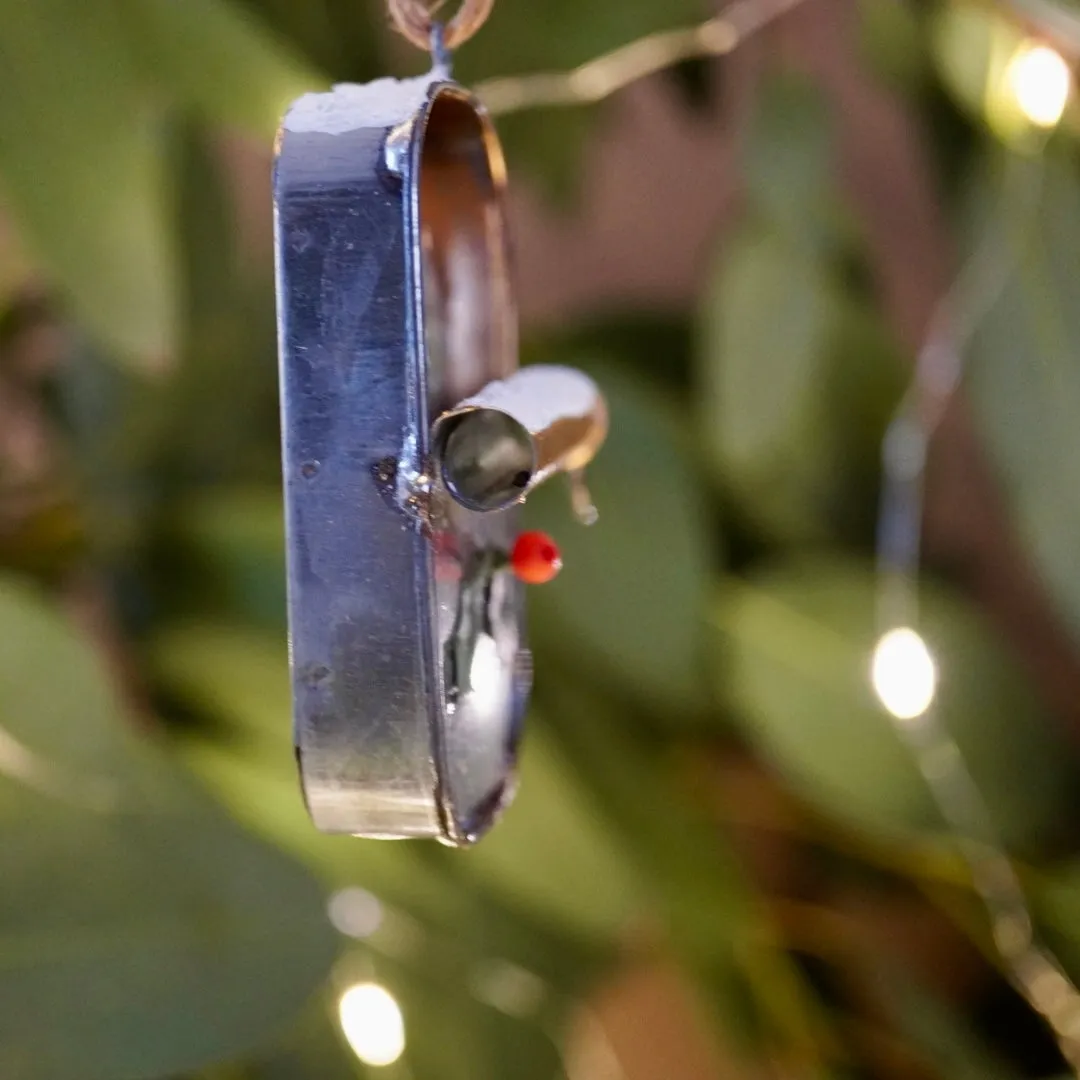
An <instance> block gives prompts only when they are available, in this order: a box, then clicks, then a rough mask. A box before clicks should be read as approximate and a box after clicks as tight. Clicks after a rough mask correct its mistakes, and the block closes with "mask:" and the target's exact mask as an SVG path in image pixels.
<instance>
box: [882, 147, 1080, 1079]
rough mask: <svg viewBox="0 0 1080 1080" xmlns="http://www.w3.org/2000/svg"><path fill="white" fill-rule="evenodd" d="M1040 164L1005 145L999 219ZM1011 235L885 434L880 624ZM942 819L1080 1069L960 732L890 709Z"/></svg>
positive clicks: (1027, 208) (903, 617)
mask: <svg viewBox="0 0 1080 1080" xmlns="http://www.w3.org/2000/svg"><path fill="white" fill-rule="evenodd" d="M1042 181H1043V169H1042V165H1041V157H1036V163H1035V164H1033V163H1032V162H1031V161H1030V160H1028V159H1025V158H1022V157H1020V156H1019V155H1017V154H1012V155H1010V158H1009V160H1008V162H1007V164H1006V173H1005V177H1004V181H1003V184H1002V188H1001V194H1000V196H999V206H998V207H997V213H996V214H995V215H994V217H995V218H998V219H1000V220H1001V221H1002V222H1004V221H1006V220H1007V216H1008V213H1009V212H1014V213H1015V214H1016V215H1017V219H1016V220H1017V229H1016V231H1017V233H1018V234H1019V235H1020V236H1021V237H1023V236H1026V235H1028V234H1030V233H1031V232H1032V231H1033V227H1034V225H1035V224H1036V215H1037V213H1038V209H1039V202H1040V196H1041V192H1042ZM1017 256H1018V253H1017V251H1016V249H1015V246H1014V244H1013V243H1010V238H1009V236H1007V235H1005V233H1004V226H1003V227H1002V229H1001V230H998V229H995V228H994V227H993V226H991V227H990V228H989V229H988V230H987V231H986V233H985V235H984V236H983V238H982V241H981V242H980V244H979V245H978V247H977V248H976V250H975V251H974V252H973V254H972V255H971V257H970V258H969V260H968V262H967V263H966V265H965V266H964V267H963V268H962V269H961V271H960V273H959V275H958V276H957V279H956V281H955V283H954V284H953V286H952V288H951V289H950V290H949V291H948V293H947V294H946V296H945V297H944V299H943V300H942V301H941V303H940V304H939V305H938V308H937V310H936V312H935V313H934V316H933V318H932V319H931V322H930V328H929V330H928V332H927V335H926V339H925V342H924V345H923V347H922V349H921V350H920V352H919V355H918V358H917V360H916V364H915V372H914V376H913V379H912V384H911V386H910V388H909V389H908V392H907V393H906V394H905V396H904V398H903V400H902V402H901V404H900V406H899V408H898V410H897V412H896V415H895V416H894V418H893V420H892V422H891V424H890V425H889V428H888V430H887V432H886V434H885V439H884V441H883V445H882V468H883V483H882V495H881V509H880V516H879V520H878V595H877V618H878V627H879V631H880V632H881V633H883V634H884V633H885V632H887V631H889V630H892V629H894V628H896V627H901V626H904V627H914V626H916V625H917V622H918V592H917V590H918V578H919V558H920V549H921V541H920V536H921V530H922V518H923V505H924V497H925V481H926V457H927V449H928V446H929V442H930V439H931V438H932V436H933V434H934V432H935V431H936V430H937V428H938V426H939V424H940V423H941V419H942V417H943V415H944V413H945V409H946V407H947V406H948V404H949V402H950V400H951V399H952V396H953V394H954V393H955V392H956V389H957V387H958V385H959V383H960V379H961V376H962V374H963V355H964V352H965V350H966V348H967V346H968V344H969V343H970V340H971V337H972V335H973V334H974V333H975V331H976V329H977V328H978V326H979V324H980V322H981V321H982V320H983V319H984V318H985V316H986V314H987V312H988V311H989V310H990V308H991V307H992V306H993V304H994V303H995V302H996V301H997V299H998V298H999V297H1000V295H1001V292H1002V290H1003V289H1004V287H1005V285H1006V284H1007V283H1008V281H1009V278H1010V276H1011V275H1012V273H1013V272H1014V271H1015V269H1016V264H1017V261H1018V258H1017ZM894 723H895V726H896V729H897V731H898V732H899V734H900V736H901V737H902V738H903V739H904V741H905V742H906V743H907V744H908V746H909V747H910V748H911V751H912V753H913V755H914V757H915V760H916V763H917V764H918V767H919V770H920V772H921V773H922V775H923V777H924V778H925V780H926V783H927V785H928V787H929V788H930V791H931V793H932V794H933V796H934V799H935V801H936V802H937V805H938V808H939V810H940V811H941V814H942V816H943V818H944V819H945V821H946V823H947V824H948V825H949V827H950V829H951V830H952V832H953V833H954V834H955V839H956V843H957V847H958V848H959V850H960V853H961V854H962V855H963V857H964V859H965V861H966V862H967V865H968V868H969V870H970V872H971V879H972V884H973V885H974V888H975V890H976V892H977V893H978V895H979V897H980V899H981V900H982V902H983V905H984V906H985V908H986V911H987V915H988V916H989V919H990V927H991V933H992V936H993V941H994V945H995V947H996V948H997V951H998V952H999V954H1000V955H1001V958H1002V960H1003V961H1004V963H1005V965H1006V967H1007V969H1008V971H1009V973H1010V975H1011V976H1012V979H1013V981H1014V982H1015V984H1016V986H1017V988H1018V989H1019V991H1020V992H1021V993H1022V994H1023V995H1024V997H1025V998H1026V999H1027V1001H1028V1002H1029V1003H1030V1005H1031V1006H1032V1008H1034V1009H1035V1010H1036V1011H1037V1012H1038V1013H1040V1014H1041V1015H1042V1016H1043V1017H1044V1018H1045V1019H1046V1021H1047V1023H1048V1024H1049V1025H1050V1027H1051V1029H1052V1030H1053V1031H1054V1033H1055V1035H1056V1036H1057V1041H1058V1045H1059V1047H1060V1049H1061V1052H1062V1055H1063V1056H1064V1057H1065V1059H1066V1061H1067V1062H1068V1063H1069V1065H1070V1067H1071V1068H1072V1070H1073V1073H1074V1075H1077V1076H1080V991H1078V990H1077V988H1076V987H1075V985H1074V984H1073V983H1072V982H1071V980H1070V979H1069V977H1068V976H1067V975H1066V974H1065V971H1064V970H1063V969H1062V967H1061V965H1060V964H1059V963H1058V961H1057V959H1056V958H1055V957H1054V955H1053V954H1052V953H1051V952H1050V951H1049V950H1048V949H1047V948H1046V946H1045V945H1044V944H1043V943H1042V942H1041V941H1040V940H1039V938H1038V937H1037V935H1036V933H1035V927H1034V920H1033V918H1032V914H1031V909H1030V907H1029V905H1028V902H1027V899H1026V897H1025V895H1024V890H1023V886H1022V885H1021V883H1020V880H1019V878H1018V877H1017V874H1016V871H1015V869H1014V868H1013V864H1012V861H1011V860H1010V858H1009V856H1008V853H1007V852H1006V851H1005V847H1004V845H1003V844H1002V842H1001V840H1000V838H999V837H998V835H997V830H996V829H995V827H994V824H993V817H992V815H991V813H990V810H989V808H988V806H987V805H986V802H985V800H984V799H983V796H982V793H981V792H980V790H979V787H978V785H977V784H976V783H975V780H974V778H973V777H972V775H971V773H970V771H969V770H968V768H967V766H966V764H965V763H964V759H963V755H962V754H961V752H960V749H959V747H958V746H957V744H956V741H955V740H954V739H953V737H952V735H951V734H950V733H949V731H948V729H947V728H946V727H945V725H944V724H943V723H942V722H941V720H940V718H939V717H938V716H937V715H936V713H935V711H934V708H933V706H932V705H931V707H930V708H929V709H928V710H927V711H926V712H925V713H923V714H922V715H921V716H920V717H918V718H916V719H913V720H899V719H894Z"/></svg>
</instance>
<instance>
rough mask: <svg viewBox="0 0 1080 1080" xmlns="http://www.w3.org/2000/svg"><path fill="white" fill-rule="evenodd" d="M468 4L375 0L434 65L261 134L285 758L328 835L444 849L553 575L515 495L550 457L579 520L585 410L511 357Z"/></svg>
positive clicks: (517, 690) (457, 832)
mask: <svg viewBox="0 0 1080 1080" xmlns="http://www.w3.org/2000/svg"><path fill="white" fill-rule="evenodd" d="M489 6H490V0H466V3H465V4H464V5H463V7H462V9H461V11H460V12H459V14H458V16H457V17H456V18H455V19H453V20H451V21H450V22H449V23H447V25H446V26H445V28H443V27H440V26H439V25H438V24H434V23H432V22H431V20H430V17H429V16H428V15H427V13H426V11H425V9H423V8H422V7H419V6H417V4H416V3H415V0H394V2H393V3H392V4H391V13H392V15H393V16H394V18H395V21H396V22H397V24H398V26H399V29H401V30H402V32H403V33H405V35H406V36H407V37H409V38H410V40H413V41H414V42H417V43H419V44H423V45H424V46H425V47H430V49H431V52H432V55H433V59H434V66H433V68H432V71H431V72H430V73H429V74H428V75H425V76H422V77H420V78H415V79H405V80H400V81H399V80H394V79H380V80H378V81H376V82H373V83H371V84H369V85H366V86H352V85H343V86H338V87H336V88H335V89H334V90H333V91H331V92H330V93H325V94H307V95H305V96H303V97H301V98H300V99H299V100H297V101H296V102H295V103H294V104H293V106H292V107H291V109H290V110H289V112H288V113H287V115H286V116H285V119H284V121H283V123H282V127H281V131H280V134H279V137H278V141H277V157H276V165H275V174H274V208H275V220H276V248H277V294H278V328H279V346H280V378H281V416H282V440H283V466H284V488H285V514H286V536H287V546H288V595H289V600H288V605H289V632H290V662H291V668H292V686H293V708H294V721H295V739H296V753H297V760H298V762H299V767H300V774H301V780H302V784H303V789H304V794H305V798H306V802H307V805H308V808H309V811H310V813H311V816H312V818H313V820H314V822H315V824H316V826H318V828H320V829H322V830H324V831H327V832H342V833H353V834H356V835H361V836H371V837H406V836H433V837H437V838H439V839H441V840H443V841H446V842H448V843H451V844H465V843H469V842H471V841H473V840H475V839H476V838H477V837H479V836H480V835H481V834H482V833H483V832H484V831H485V830H486V829H487V828H488V827H489V826H490V825H491V823H492V822H493V820H494V819H495V817H496V816H497V814H498V812H499V811H500V809H501V808H502V807H503V806H505V804H506V803H507V801H508V799H509V798H510V796H511V793H512V790H513V773H514V764H515V756H516V751H517V745H518V739H519V736H520V733H521V723H522V716H523V713H524V710H525V705H526V700H527V698H528V695H529V690H530V684H531V679H532V662H531V656H530V653H529V652H528V649H527V647H526V643H525V638H524V627H523V614H524V595H523V594H524V588H523V581H540V580H544V578H545V577H546V576H550V573H554V570H555V569H557V565H558V554H557V551H556V550H555V549H554V546H553V544H552V543H551V541H550V540H548V539H547V538H544V537H539V538H538V537H537V536H535V535H534V534H526V536H525V537H521V536H520V535H519V507H520V504H521V502H522V500H523V499H524V497H525V496H526V495H527V494H528V493H529V491H531V490H532V489H533V488H534V487H535V486H536V485H537V484H538V483H540V482H542V481H543V480H545V479H547V478H549V477H550V476H553V475H555V474H556V473H569V474H570V475H571V481H572V483H571V490H572V493H573V499H574V506H575V510H576V511H577V513H578V516H579V517H580V518H581V519H582V520H584V521H591V520H592V518H593V517H594V516H595V512H594V511H593V510H592V508H591V504H590V502H589V499H588V496H587V493H586V492H585V489H584V487H583V486H582V485H581V483H580V477H581V470H582V469H583V468H584V466H585V465H586V464H587V463H588V462H589V460H590V459H591V458H592V456H593V454H594V453H595V452H596V451H597V449H599V447H600V444H601V443H602V442H603V439H604V436H605V434H606V430H607V416H606V410H605V407H604V401H603V398H602V397H601V395H600V393H599V391H598V390H597V388H596V386H595V385H594V384H593V383H592V381H591V380H590V379H588V378H587V377H586V376H585V375H582V374H581V373H580V372H577V371H573V370H571V369H568V368H556V367H530V368H526V369H524V370H522V371H520V372H517V370H516V369H517V325H516V311H515V304H514V296H513V291H512V288H511V273H510V264H509V255H508V242H507V228H506V221H505V216H504V209H503V195H504V188H505V182H506V181H505V168H504V164H503V157H502V153H501V150H500V148H499V143H498V140H497V138H496V135H495V132H494V130H493V128H492V125H491V123H490V121H489V119H488V118H487V116H486V115H485V113H484V110H483V108H482V107H481V105H480V104H479V103H478V102H477V100H476V99H475V98H474V97H472V96H471V95H470V94H469V93H468V91H466V90H465V89H463V88H462V87H461V86H459V85H458V84H457V83H455V82H454V81H453V80H452V79H451V77H450V70H449V68H450V65H449V53H448V49H449V48H450V47H451V46H453V45H455V44H458V43H459V42H460V41H461V40H463V38H464V37H467V36H468V35H469V34H470V33H472V31H473V30H475V28H476V27H477V26H478V25H479V23H480V22H482V21H483V18H484V16H486V14H487V9H488V7H489ZM538 560H539V562H538ZM544 560H546V561H547V563H548V564H549V565H548V566H546V567H545V565H543V563H544ZM548 571H550V573H548Z"/></svg>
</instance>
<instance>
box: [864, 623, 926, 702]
mask: <svg viewBox="0 0 1080 1080" xmlns="http://www.w3.org/2000/svg"><path fill="white" fill-rule="evenodd" d="M870 681H871V683H872V684H873V687H874V691H875V693H876V694H877V696H878V697H879V698H880V699H881V704H882V705H884V706H885V708H886V709H888V710H889V712H890V713H892V715H893V716H895V717H896V719H897V720H915V719H917V718H918V717H920V716H922V715H923V713H925V712H926V710H927V709H929V708H930V706H931V704H932V703H933V701H934V694H935V692H936V690H937V665H935V663H934V658H933V657H932V656H931V655H930V650H929V649H928V648H927V647H926V642H925V641H923V639H922V637H921V636H920V635H919V634H918V633H917V632H916V631H914V630H912V629H911V628H910V627H907V626H901V627H897V628H896V629H894V630H889V631H887V632H886V633H884V634H882V636H881V638H880V639H879V641H878V643H877V646H876V648H875V649H874V657H873V661H872V662H871V665H870Z"/></svg>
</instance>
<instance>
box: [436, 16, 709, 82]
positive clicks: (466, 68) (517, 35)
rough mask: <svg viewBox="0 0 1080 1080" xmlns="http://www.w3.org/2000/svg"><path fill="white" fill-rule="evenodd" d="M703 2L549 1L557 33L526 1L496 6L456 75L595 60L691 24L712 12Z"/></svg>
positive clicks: (556, 66) (509, 72) (507, 72)
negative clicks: (540, 27) (543, 29)
mask: <svg viewBox="0 0 1080 1080" xmlns="http://www.w3.org/2000/svg"><path fill="white" fill-rule="evenodd" d="M708 14H709V12H708V8H707V6H706V5H705V4H703V3H701V2H700V0H672V2H671V3H668V4H663V5H657V4H654V3H652V2H651V0H621V2H618V3H615V2H612V0H601V2H599V3H595V4H579V3H577V0H549V2H548V3H547V4H546V5H545V7H544V17H545V20H546V22H547V25H548V26H550V27H553V28H554V29H555V31H556V32H554V33H537V23H536V12H535V11H534V10H532V9H530V8H529V6H528V5H527V4H513V3H511V4H502V5H496V6H495V8H494V9H493V10H492V13H491V17H490V18H489V19H488V21H487V22H486V23H485V25H484V32H483V33H482V34H478V35H477V36H476V37H475V38H473V39H472V40H471V41H470V42H469V43H468V45H467V46H465V47H463V49H462V50H461V53H460V56H459V57H458V56H455V58H454V67H455V73H456V74H457V75H458V76H459V77H460V78H462V79H464V80H466V81H474V80H476V79H479V78H484V77H486V76H491V75H524V74H530V73H532V72H534V71H547V70H552V69H554V70H560V69H563V68H570V67H574V66H576V65H577V64H582V63H584V62H585V61H586V60H592V59H593V58H594V57H596V56H598V55H599V54H600V53H603V52H606V51H608V50H609V49H614V48H617V47H619V46H621V45H626V44H628V43H629V42H631V41H633V40H634V39H635V38H639V37H642V36H643V35H645V34H651V33H654V32H655V31H657V30H669V29H672V28H674V27H679V26H687V25H690V26H692V25H693V24H694V23H695V22H697V21H699V20H701V19H704V18H706V17H707V16H708Z"/></svg>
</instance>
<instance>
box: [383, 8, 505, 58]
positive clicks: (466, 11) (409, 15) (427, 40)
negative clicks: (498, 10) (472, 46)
mask: <svg viewBox="0 0 1080 1080" xmlns="http://www.w3.org/2000/svg"><path fill="white" fill-rule="evenodd" d="M494 5H495V0H462V2H461V6H460V7H459V8H458V11H457V14H456V15H454V16H453V18H451V19H449V20H447V21H446V22H445V23H443V24H442V44H443V45H444V46H445V48H446V49H456V48H457V47H458V46H459V45H463V44H464V43H465V42H466V41H468V40H469V38H471V37H472V36H473V34H475V33H476V31H477V30H479V29H480V27H481V26H483V25H484V23H485V22H486V21H487V17H488V15H490V14H491V9H492V7H493V6H494ZM439 6H440V4H439V3H436V4H425V3H422V2H421V0H387V7H388V8H389V10H390V19H391V21H392V22H393V24H394V26H395V27H396V28H397V30H398V32H399V33H400V34H401V35H402V36H403V37H404V38H406V39H407V40H408V41H410V42H412V44H413V45H415V46H416V47H417V48H418V49H423V50H424V51H425V52H426V51H427V50H428V49H430V48H431V35H432V30H433V29H434V26H435V20H434V18H433V15H434V13H435V11H436V9H437V8H438V7H439Z"/></svg>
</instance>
